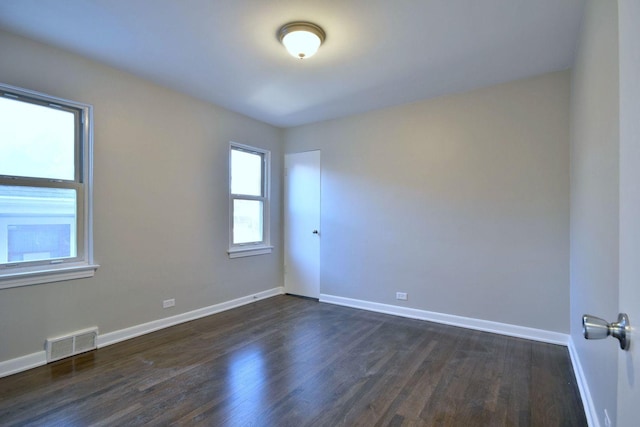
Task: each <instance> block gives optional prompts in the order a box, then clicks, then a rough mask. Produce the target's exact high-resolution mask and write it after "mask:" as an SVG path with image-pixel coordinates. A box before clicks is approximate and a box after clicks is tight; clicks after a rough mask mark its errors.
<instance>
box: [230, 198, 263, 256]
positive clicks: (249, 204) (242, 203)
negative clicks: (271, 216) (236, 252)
mask: <svg viewBox="0 0 640 427" xmlns="http://www.w3.org/2000/svg"><path fill="white" fill-rule="evenodd" d="M262 240H263V238H262V202H261V201H258V200H234V201H233V244H234V245H237V244H242V243H256V242H262Z"/></svg>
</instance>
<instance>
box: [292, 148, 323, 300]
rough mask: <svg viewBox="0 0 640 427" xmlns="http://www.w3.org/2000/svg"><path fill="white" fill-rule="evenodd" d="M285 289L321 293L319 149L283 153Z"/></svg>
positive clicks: (313, 294)
mask: <svg viewBox="0 0 640 427" xmlns="http://www.w3.org/2000/svg"><path fill="white" fill-rule="evenodd" d="M284 164H285V203H284V263H285V265H284V271H285V274H284V287H285V292H286V293H289V294H294V295H301V296H305V297H311V298H319V297H320V236H321V230H320V151H307V152H304V153H294V154H286V155H285V161H284Z"/></svg>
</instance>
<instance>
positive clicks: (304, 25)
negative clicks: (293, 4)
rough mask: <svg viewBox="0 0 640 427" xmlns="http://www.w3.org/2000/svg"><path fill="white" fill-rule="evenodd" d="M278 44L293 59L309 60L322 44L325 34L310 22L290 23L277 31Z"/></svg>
mask: <svg viewBox="0 0 640 427" xmlns="http://www.w3.org/2000/svg"><path fill="white" fill-rule="evenodd" d="M278 37H279V38H280V42H282V44H283V45H284V47H285V48H286V49H287V51H288V52H289V53H290V54H291V56H293V57H294V58H299V59H305V58H310V57H312V56H313V55H315V53H316V52H317V51H318V48H319V47H320V45H321V44H322V43H323V42H324V39H325V37H326V34H325V32H324V30H323V29H322V28H320V27H319V26H318V25H316V24H313V23H311V22H290V23H288V24H286V25H283V26H282V28H280V30H279V31H278Z"/></svg>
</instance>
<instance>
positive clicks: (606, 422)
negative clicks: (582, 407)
mask: <svg viewBox="0 0 640 427" xmlns="http://www.w3.org/2000/svg"><path fill="white" fill-rule="evenodd" d="M604 427H611V418H609V412H607V410H606V409H605V410H604Z"/></svg>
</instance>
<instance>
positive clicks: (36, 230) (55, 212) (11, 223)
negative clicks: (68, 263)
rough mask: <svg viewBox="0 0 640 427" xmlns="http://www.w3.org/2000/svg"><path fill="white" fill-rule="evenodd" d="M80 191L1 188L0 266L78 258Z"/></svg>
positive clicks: (0, 186) (1, 186)
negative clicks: (77, 192)
mask: <svg viewBox="0 0 640 427" xmlns="http://www.w3.org/2000/svg"><path fill="white" fill-rule="evenodd" d="M76 203H77V197H76V190H74V189H67V188H36V187H17V186H16V187H13V186H3V185H0V264H5V263H8V262H20V261H35V260H47V259H56V258H69V257H75V256H77V245H76Z"/></svg>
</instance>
